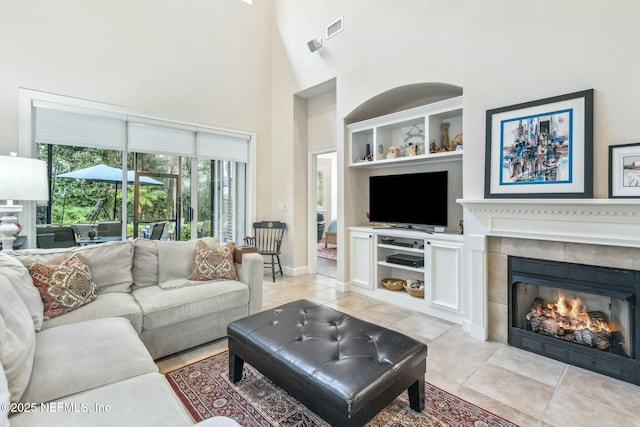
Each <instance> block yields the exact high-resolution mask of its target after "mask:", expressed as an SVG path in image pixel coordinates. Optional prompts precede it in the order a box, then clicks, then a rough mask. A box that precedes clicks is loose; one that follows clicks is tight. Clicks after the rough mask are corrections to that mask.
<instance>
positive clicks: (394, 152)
mask: <svg viewBox="0 0 640 427" xmlns="http://www.w3.org/2000/svg"><path fill="white" fill-rule="evenodd" d="M398 157H400V149H399V148H396V147H389V149H388V150H387V159H396V158H398Z"/></svg>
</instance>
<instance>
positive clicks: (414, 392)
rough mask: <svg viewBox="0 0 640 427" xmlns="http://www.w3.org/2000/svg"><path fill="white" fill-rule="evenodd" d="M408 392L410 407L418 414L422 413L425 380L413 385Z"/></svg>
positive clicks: (422, 379)
mask: <svg viewBox="0 0 640 427" xmlns="http://www.w3.org/2000/svg"><path fill="white" fill-rule="evenodd" d="M407 392H408V393H409V406H410V407H411V409H413V410H414V411H416V412H422V410H423V409H424V378H421V379H419V380H417V381H416V382H415V383H413V384H411V386H410V387H409V389H408V390H407Z"/></svg>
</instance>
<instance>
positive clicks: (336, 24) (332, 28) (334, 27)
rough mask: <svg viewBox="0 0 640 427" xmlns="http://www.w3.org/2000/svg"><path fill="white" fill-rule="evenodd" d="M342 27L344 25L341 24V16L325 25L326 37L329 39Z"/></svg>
mask: <svg viewBox="0 0 640 427" xmlns="http://www.w3.org/2000/svg"><path fill="white" fill-rule="evenodd" d="M343 28H344V26H343V20H342V16H341V17H340V18H338V19H336V20H335V21H333V22H332V23H331V24H329V25H327V39H330V38H331V37H333V36H335V35H336V34H338V33H339V32H340V31H342V30H343Z"/></svg>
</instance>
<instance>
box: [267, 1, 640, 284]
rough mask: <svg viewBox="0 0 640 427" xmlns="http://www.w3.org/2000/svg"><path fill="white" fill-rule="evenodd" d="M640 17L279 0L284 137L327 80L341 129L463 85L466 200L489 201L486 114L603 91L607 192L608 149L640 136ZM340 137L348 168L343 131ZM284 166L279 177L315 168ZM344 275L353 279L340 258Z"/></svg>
mask: <svg viewBox="0 0 640 427" xmlns="http://www.w3.org/2000/svg"><path fill="white" fill-rule="evenodd" d="M339 16H343V17H344V31H342V32H341V33H339V34H338V35H337V36H335V37H334V38H332V39H330V40H325V41H324V46H323V48H322V49H321V50H320V51H318V52H316V53H310V52H309V50H308V49H307V46H306V42H307V41H308V40H310V39H312V38H315V37H319V36H321V35H323V32H324V30H325V26H326V25H327V24H329V23H331V22H332V21H333V20H335V19H336V18H337V17H339ZM638 16H640V2H635V1H631V0H625V1H620V2H616V3H615V5H612V4H611V3H610V2H603V1H600V0H562V1H557V0H537V1H532V0H529V1H517V2H516V1H512V0H483V1H474V0H449V1H444V0H431V1H425V0H400V1H393V2H390V1H386V0H349V1H348V2H345V1H340V0H323V1H317V0H276V2H275V8H274V11H273V19H274V23H275V27H274V44H273V49H274V64H273V70H274V73H273V87H274V91H273V102H272V105H274V106H275V105H278V106H279V108H280V110H281V111H280V112H279V113H278V115H279V117H278V119H277V120H274V122H273V135H274V141H275V140H278V143H283V144H284V145H285V147H289V148H292V144H293V143H294V140H293V138H292V137H291V132H290V131H289V129H291V128H292V127H293V123H292V121H291V119H292V117H293V115H292V114H289V112H288V111H287V110H288V109H289V108H290V107H288V106H287V105H288V104H291V102H290V96H291V93H296V92H298V91H300V90H303V89H305V88H307V87H311V86H314V85H316V84H318V83H319V82H322V81H326V80H328V79H332V78H335V79H336V114H337V117H338V122H339V124H340V123H341V120H342V118H343V117H344V116H346V115H347V114H349V112H351V111H352V110H353V109H355V108H356V107H357V106H358V105H360V104H361V103H363V102H364V101H366V100H367V99H369V98H371V97H373V96H375V95H377V94H379V93H382V92H384V91H387V90H389V89H392V88H394V87H398V86H403V85H407V84H412V83H419V82H443V83H449V84H454V85H458V86H461V87H462V88H463V90H464V100H465V112H464V130H465V131H464V142H465V154H464V158H465V161H464V197H465V198H482V197H483V195H484V186H483V182H484V147H485V115H486V110H488V109H491V108H496V107H500V106H507V105H511V104H516V103H520V102H526V101H531V100H536V99H541V98H545V97H550V96H555V95H562V94H566V93H571V92H575V91H580V90H585V89H590V88H593V89H595V91H596V92H595V111H594V115H595V123H594V144H595V147H594V158H595V160H594V194H595V197H607V174H608V172H607V157H608V146H609V145H612V144H623V143H631V142H638V141H639V140H640V128H638V126H637V125H636V122H637V117H639V116H640V115H639V114H640V103H639V102H637V99H638V98H639V96H640V79H638V77H637V76H638V75H640V56H639V55H637V41H638V40H639V39H640V29H639V28H638V26H637V25H636V22H635V21H636V20H637V17H638ZM274 114H276V113H275V111H274ZM337 133H338V150H339V151H338V152H339V163H341V164H342V165H345V160H344V157H343V156H342V155H341V154H340V153H341V150H343V148H344V143H345V137H344V135H345V132H344V129H343V128H341V127H340V126H338V129H337ZM276 135H277V138H276ZM276 168H277V169H279V173H278V174H279V179H289V180H295V179H300V178H301V177H303V176H304V174H305V170H303V168H298V167H293V168H286V170H285V168H281V167H278V166H277V165H274V170H275V169H276ZM339 175H340V173H339ZM341 184H342V185H343V186H344V191H343V194H342V195H341V196H340V200H347V201H348V200H349V199H350V198H352V197H357V194H358V191H360V188H359V186H358V185H359V184H358V183H355V184H354V185H353V186H352V185H351V183H349V182H343V183H341ZM339 192H340V190H339ZM341 214H342V215H343V216H344V218H345V224H344V225H349V224H359V223H362V222H363V220H364V218H360V217H357V218H356V217H355V214H352V213H350V212H345V211H344V207H343V208H342V209H340V210H339V216H340V215H341ZM301 235H302V234H301ZM338 275H339V278H342V279H344V269H342V268H341V267H340V265H339V272H338Z"/></svg>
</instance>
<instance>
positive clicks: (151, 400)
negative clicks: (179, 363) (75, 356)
mask: <svg viewBox="0 0 640 427" xmlns="http://www.w3.org/2000/svg"><path fill="white" fill-rule="evenodd" d="M88 368H89V369H92V368H93V369H95V368H96V366H94V367H88ZM56 403H57V404H59V405H60V407H62V408H78V410H77V411H74V410H66V411H65V410H59V411H56V412H53V411H49V412H46V411H34V412H24V413H21V414H18V415H16V416H14V417H11V426H12V427H25V426H65V427H86V426H154V427H164V426H166V427H181V426H191V425H193V422H192V421H191V419H190V417H189V415H188V414H187V412H186V410H185V409H184V407H183V406H182V404H181V403H180V402H179V401H178V398H177V397H176V395H175V394H174V393H173V391H172V390H171V386H170V385H169V383H168V382H167V380H166V379H165V377H164V375H162V374H160V373H148V374H145V375H139V376H135V377H131V378H128V379H125V380H123V381H119V382H116V383H112V384H108V385H103V386H100V387H97V388H93V389H91V390H87V391H85V392H83V393H79V394H76V395H73V396H69V397H67V398H65V399H62V400H60V401H58V402H56ZM105 405H108V409H107V407H106V406H105ZM82 408H87V409H88V410H87V411H82ZM95 408H104V409H103V410H102V411H100V410H96V409H95Z"/></svg>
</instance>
